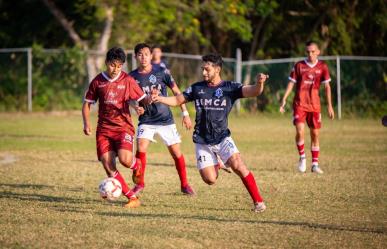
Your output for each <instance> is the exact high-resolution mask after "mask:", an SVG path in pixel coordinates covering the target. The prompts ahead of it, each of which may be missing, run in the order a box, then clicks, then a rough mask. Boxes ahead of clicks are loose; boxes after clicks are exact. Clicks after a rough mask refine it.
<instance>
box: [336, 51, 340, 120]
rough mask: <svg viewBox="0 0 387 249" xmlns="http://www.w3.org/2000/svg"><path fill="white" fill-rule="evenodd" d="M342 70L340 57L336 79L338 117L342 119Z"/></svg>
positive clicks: (337, 59)
mask: <svg viewBox="0 0 387 249" xmlns="http://www.w3.org/2000/svg"><path fill="white" fill-rule="evenodd" d="M340 71H341V69H340V56H337V57H336V78H337V117H338V118H339V119H341V72H340Z"/></svg>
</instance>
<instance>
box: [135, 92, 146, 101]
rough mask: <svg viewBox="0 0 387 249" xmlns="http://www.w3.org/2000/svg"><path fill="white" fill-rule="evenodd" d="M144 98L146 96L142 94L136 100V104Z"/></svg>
mask: <svg viewBox="0 0 387 249" xmlns="http://www.w3.org/2000/svg"><path fill="white" fill-rule="evenodd" d="M145 97H146V94H145V93H144V95H142V96H141V97H140V98H138V99H137V102H140V101H141V100H143V99H144V98H145Z"/></svg>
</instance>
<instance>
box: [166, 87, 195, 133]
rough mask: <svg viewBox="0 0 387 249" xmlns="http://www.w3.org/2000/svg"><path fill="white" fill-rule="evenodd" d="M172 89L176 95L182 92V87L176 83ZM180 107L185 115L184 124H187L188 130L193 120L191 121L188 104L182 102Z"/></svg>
mask: <svg viewBox="0 0 387 249" xmlns="http://www.w3.org/2000/svg"><path fill="white" fill-rule="evenodd" d="M171 90H172V92H173V94H174V95H175V96H177V95H179V94H181V92H180V89H179V87H178V86H177V85H176V84H175V85H174V86H173V87H172V88H171ZM180 108H181V113H182V116H183V120H182V124H183V125H184V126H185V128H186V129H187V130H190V129H191V128H192V121H191V118H190V117H189V113H188V111H187V106H186V105H185V104H181V105H180Z"/></svg>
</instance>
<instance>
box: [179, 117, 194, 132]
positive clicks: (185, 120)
mask: <svg viewBox="0 0 387 249" xmlns="http://www.w3.org/2000/svg"><path fill="white" fill-rule="evenodd" d="M181 123H182V125H183V126H184V127H185V128H186V129H187V130H191V128H192V121H191V118H190V117H189V116H183V120H182V122H181Z"/></svg>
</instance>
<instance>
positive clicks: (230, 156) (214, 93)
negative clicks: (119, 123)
mask: <svg viewBox="0 0 387 249" xmlns="http://www.w3.org/2000/svg"><path fill="white" fill-rule="evenodd" d="M202 58H203V65H202V69H203V78H204V81H200V82H197V83H195V84H193V85H192V86H190V87H189V88H188V89H187V90H185V91H184V93H183V94H178V95H177V96H174V97H165V96H160V95H158V92H157V91H156V90H155V91H153V92H152V98H153V100H154V101H155V102H160V103H164V104H166V105H170V106H177V105H181V104H183V103H186V102H189V101H194V103H195V109H196V119H195V121H196V124H195V131H194V134H193V142H194V143H195V149H196V159H197V167H198V169H199V171H200V175H201V177H202V179H203V181H204V182H205V183H207V184H209V185H212V184H214V183H215V181H216V179H217V177H218V167H216V165H217V164H218V160H217V156H216V154H217V155H219V157H220V158H221V160H222V161H223V162H226V166H228V167H231V168H232V169H233V171H234V172H235V173H236V174H237V175H238V176H239V177H240V178H241V179H242V181H243V183H244V185H245V187H246V189H247V190H248V192H249V193H250V196H251V198H252V199H253V202H254V209H253V210H254V211H256V212H263V211H264V210H265V209H266V206H265V204H264V202H263V199H262V197H261V195H260V193H259V190H258V187H257V184H256V182H255V178H254V176H253V173H252V172H250V171H249V170H248V169H247V167H246V165H245V163H244V162H243V161H242V159H241V156H240V153H239V151H238V149H237V147H236V145H235V143H234V141H233V139H232V138H231V132H230V130H229V129H228V115H229V113H230V111H231V109H232V106H233V104H234V102H235V101H236V100H237V99H238V98H247V97H255V96H258V95H260V94H261V93H262V92H263V88H264V82H265V80H266V79H267V75H264V74H259V75H257V83H256V84H255V85H249V86H243V85H242V84H240V83H235V82H231V81H223V80H222V79H221V75H220V74H221V69H222V63H223V61H222V57H221V56H220V55H217V54H209V55H205V56H203V57H202Z"/></svg>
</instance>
